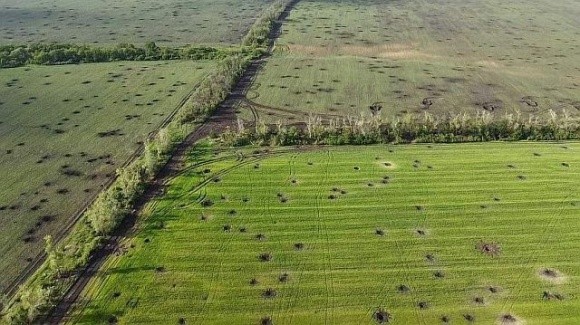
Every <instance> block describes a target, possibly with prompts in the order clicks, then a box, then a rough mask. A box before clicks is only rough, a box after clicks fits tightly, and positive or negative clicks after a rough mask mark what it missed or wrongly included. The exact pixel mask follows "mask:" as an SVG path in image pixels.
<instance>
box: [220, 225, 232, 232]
mask: <svg viewBox="0 0 580 325" xmlns="http://www.w3.org/2000/svg"><path fill="white" fill-rule="evenodd" d="M222 230H223V231H230V230H232V226H231V225H223V227H222Z"/></svg>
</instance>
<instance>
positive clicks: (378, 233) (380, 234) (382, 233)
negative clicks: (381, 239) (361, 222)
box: [375, 228, 385, 236]
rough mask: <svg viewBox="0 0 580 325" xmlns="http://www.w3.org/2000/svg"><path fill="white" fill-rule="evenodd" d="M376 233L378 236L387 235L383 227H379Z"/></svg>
mask: <svg viewBox="0 0 580 325" xmlns="http://www.w3.org/2000/svg"><path fill="white" fill-rule="evenodd" d="M375 235H377V236H384V235H385V231H384V230H383V229H380V228H377V229H375Z"/></svg>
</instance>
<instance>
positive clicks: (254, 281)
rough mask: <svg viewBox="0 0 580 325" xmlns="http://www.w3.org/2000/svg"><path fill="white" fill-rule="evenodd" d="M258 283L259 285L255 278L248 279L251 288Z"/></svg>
mask: <svg viewBox="0 0 580 325" xmlns="http://www.w3.org/2000/svg"><path fill="white" fill-rule="evenodd" d="M258 283H259V282H258V279H256V278H252V279H250V285H251V286H255V285H258Z"/></svg>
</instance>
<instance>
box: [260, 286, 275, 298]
mask: <svg viewBox="0 0 580 325" xmlns="http://www.w3.org/2000/svg"><path fill="white" fill-rule="evenodd" d="M276 295H277V292H276V290H275V289H273V288H268V289H266V290H264V292H262V297H264V298H274V297H276Z"/></svg>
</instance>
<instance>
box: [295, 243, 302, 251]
mask: <svg viewBox="0 0 580 325" xmlns="http://www.w3.org/2000/svg"><path fill="white" fill-rule="evenodd" d="M294 249H295V250H298V251H299V250H302V249H304V244H303V243H295V244H294Z"/></svg>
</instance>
